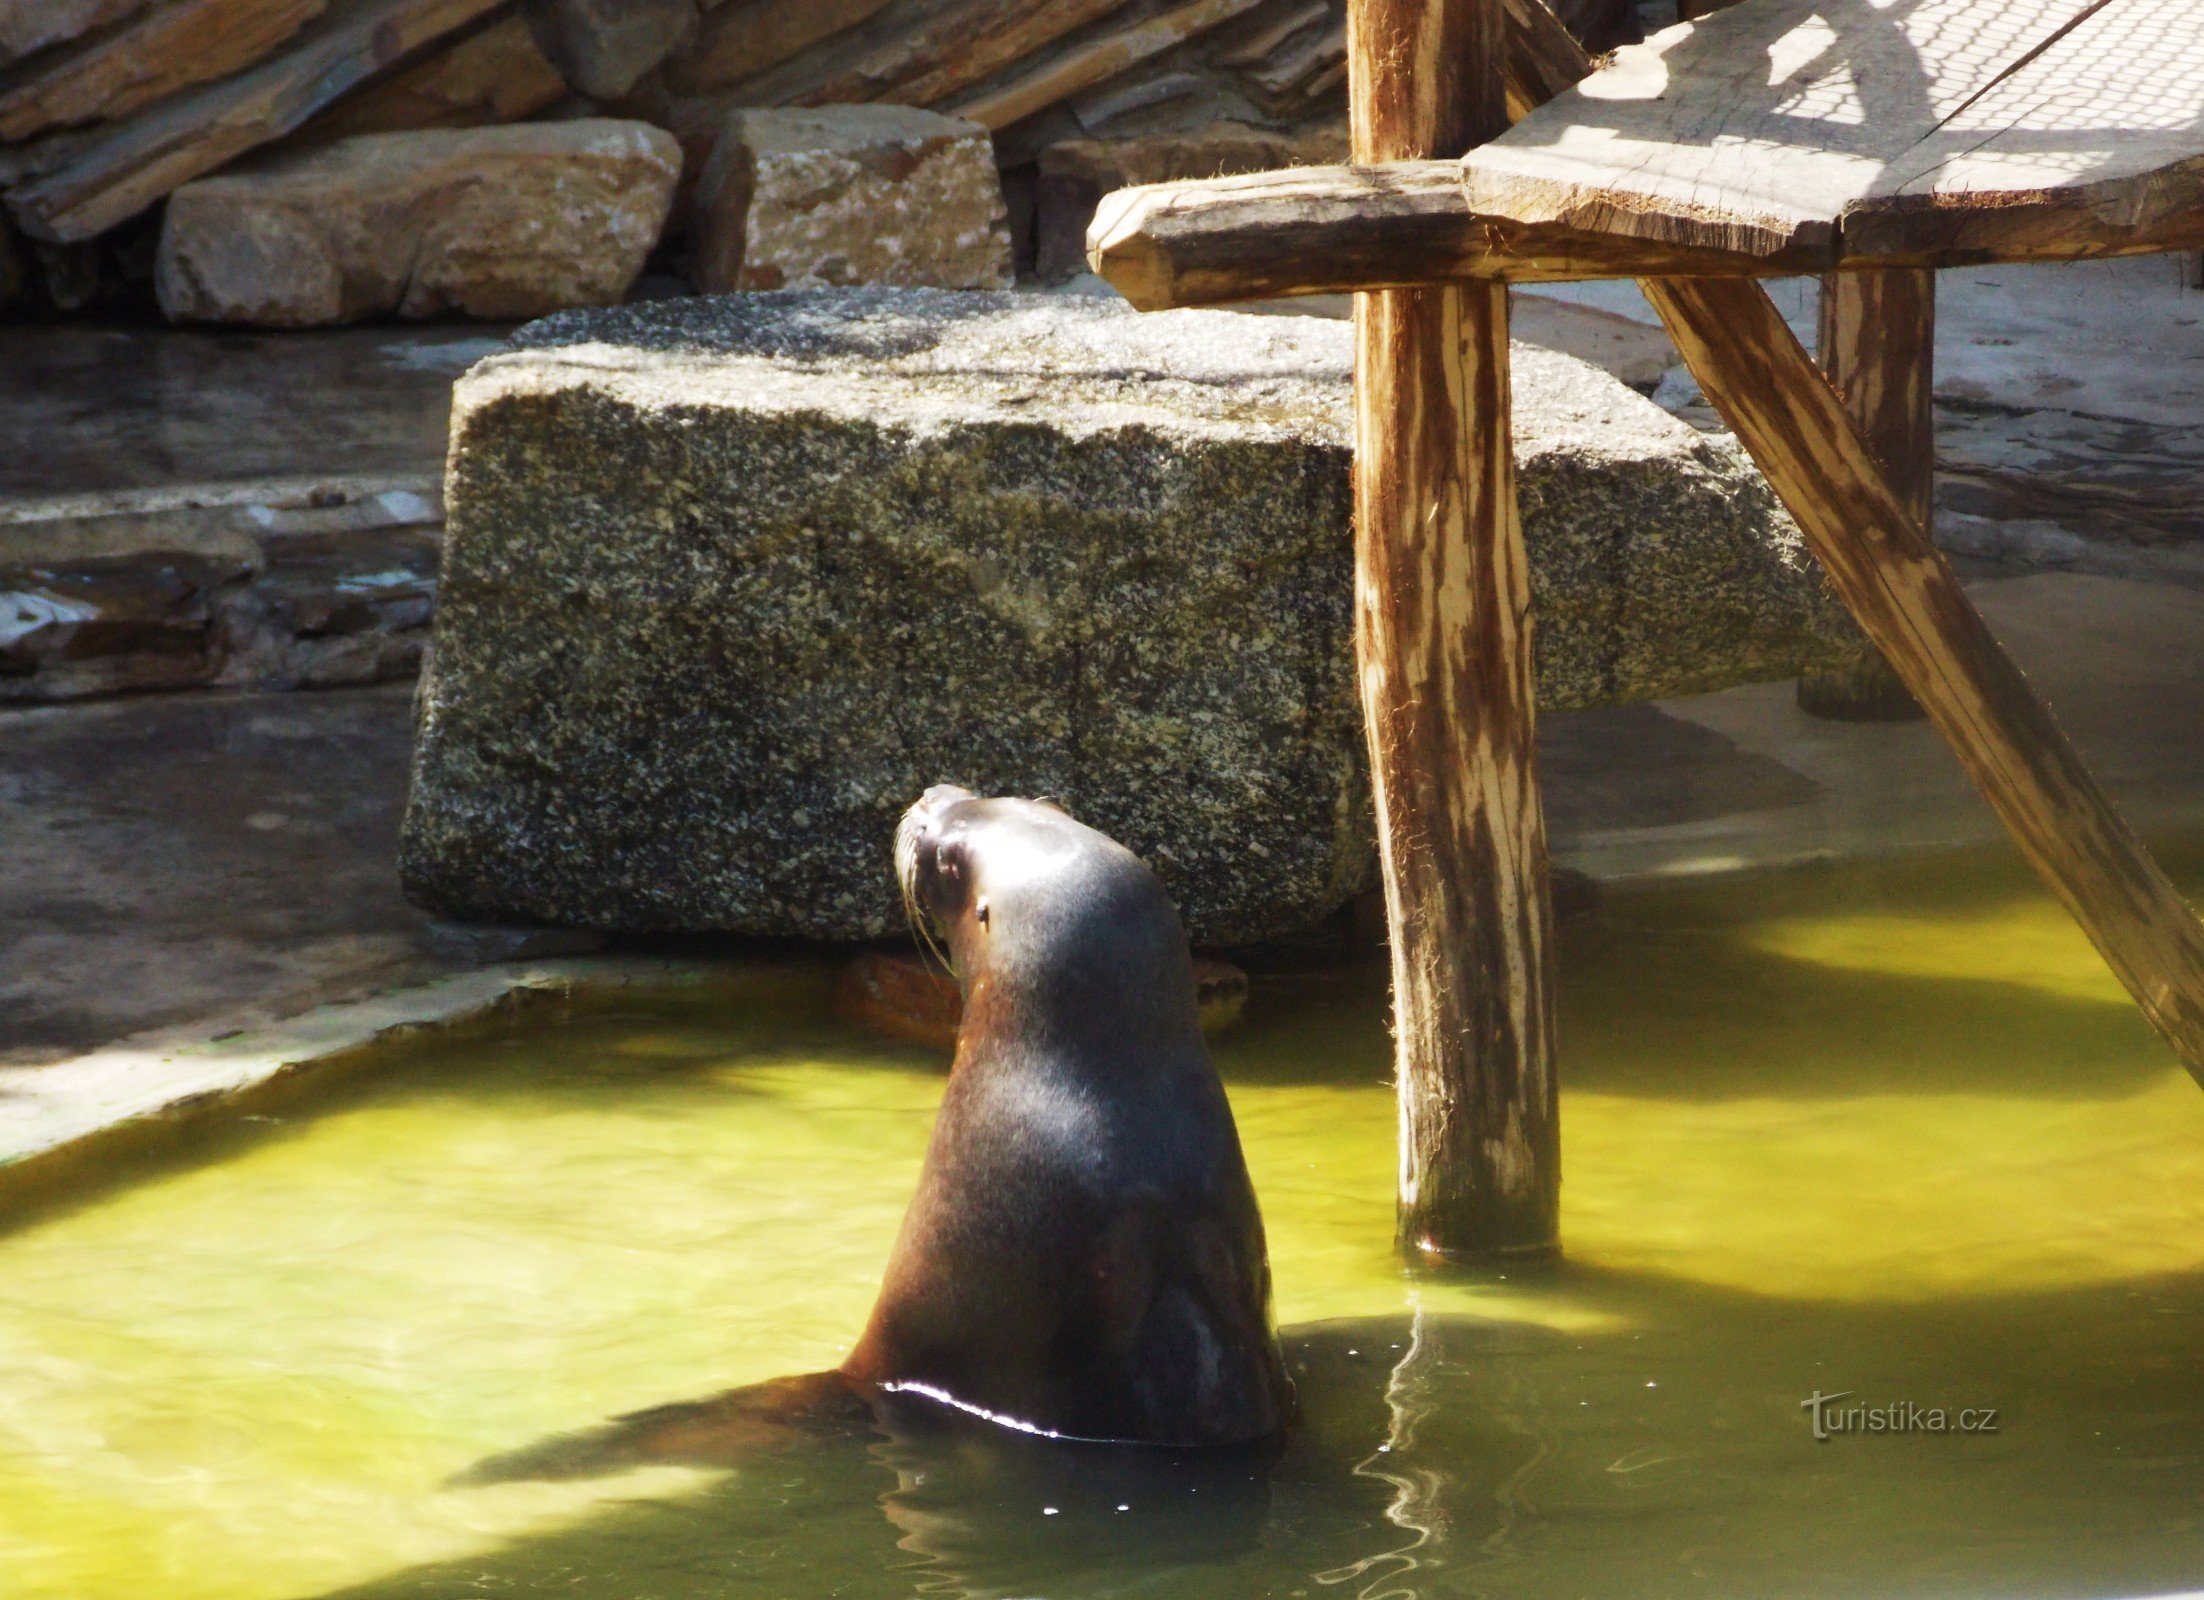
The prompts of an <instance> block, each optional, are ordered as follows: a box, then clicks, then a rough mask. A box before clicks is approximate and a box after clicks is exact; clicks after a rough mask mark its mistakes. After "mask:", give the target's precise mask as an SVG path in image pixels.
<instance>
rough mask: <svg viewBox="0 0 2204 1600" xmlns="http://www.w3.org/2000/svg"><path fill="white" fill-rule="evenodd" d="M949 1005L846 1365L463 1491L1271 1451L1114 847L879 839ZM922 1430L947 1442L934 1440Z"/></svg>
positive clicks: (1029, 821)
mask: <svg viewBox="0 0 2204 1600" xmlns="http://www.w3.org/2000/svg"><path fill="white" fill-rule="evenodd" d="M895 860H896V875H897V879H898V881H899V882H900V884H901V885H902V889H903V894H904V898H905V900H906V902H907V903H908V905H909V906H910V908H911V912H912V915H913V917H914V918H922V919H923V920H924V922H925V923H927V924H929V925H931V927H932V928H933V929H935V930H937V931H938V932H939V934H940V935H941V937H943V938H944V939H946V941H947V942H948V947H949V954H950V958H951V961H952V964H953V965H954V967H955V969H956V974H957V981H958V983H959V985H960V986H961V988H962V990H963V995H964V1015H963V1021H962V1023H961V1025H960V1027H959V1030H958V1034H957V1049H956V1058H955V1061H954V1064H953V1065H952V1067H951V1069H950V1074H949V1086H948V1089H947V1090H946V1091H945V1092H944V1094H943V1096H942V1102H941V1110H940V1114H939V1116H938V1117H937V1119H936V1121H935V1123H934V1132H933V1141H932V1143H931V1145H930V1146H929V1147H928V1149H927V1152H926V1160H925V1164H924V1167H923V1169H922V1170H921V1172H920V1174H919V1180H918V1192H917V1194H916V1196H915V1197H914V1198H913V1200H912V1201H911V1206H910V1209H909V1211H908V1212H906V1213H905V1215H904V1219H903V1226H902V1230H901V1232H900V1233H899V1234H898V1236H897V1238H896V1243H895V1250H894V1252H893V1254H892V1255H891V1256H890V1257H889V1260H888V1268H887V1273H886V1276H885V1280H884V1282H883V1283H882V1285H881V1290H880V1297H879V1299H878V1301H877V1302H876V1303H875V1304H874V1307H873V1311H872V1315H871V1317H870V1318H869V1319H868V1321H867V1323H866V1326H865V1330H864V1334H863V1337H862V1338H860V1339H859V1340H858V1342H857V1345H856V1347H855V1348H854V1349H853V1350H852V1351H851V1353H850V1356H849V1359H848V1360H846V1361H845V1362H843V1364H842V1365H841V1366H840V1367H839V1368H836V1369H835V1370H833V1371H831V1372H822V1373H812V1374H808V1375H805V1376H802V1377H788V1378H776V1379H773V1380H770V1381H768V1382H765V1383H760V1384H753V1385H750V1386H749V1387H746V1388H743V1389H737V1390H734V1391H731V1392H730V1393H727V1394H724V1395H719V1396H716V1397H713V1398H711V1399H707V1400H702V1401H690V1402H684V1403H680V1404H675V1405H668V1406H659V1407H656V1408H653V1409H652V1410H649V1411H643V1412H638V1413H635V1414H634V1415H632V1416H628V1417H623V1418H620V1419H618V1420H617V1421H615V1422H613V1423H611V1424H610V1425H608V1426H607V1427H605V1428H602V1429H598V1430H596V1431H594V1432H592V1433H589V1434H585V1435H579V1436H568V1437H565V1438H560V1439H553V1440H548V1441H545V1442H543V1443H541V1444H538V1445H534V1446H531V1447H529V1448H527V1449H524V1450H520V1451H516V1452H513V1453H511V1454H508V1455H504V1456H499V1457H494V1458H492V1459H490V1460H487V1461H484V1462H481V1463H479V1464H477V1465H476V1466H475V1467H474V1468H472V1469H470V1470H469V1471H468V1472H466V1473H465V1474H462V1476H461V1478H460V1480H459V1481H461V1482H467V1483H492V1482H501V1481H507V1480H511V1479H515V1478H566V1477H581V1476H590V1475H594V1474H596V1473H599V1472H604V1471H609V1470H615V1469H617V1468H620V1467H624V1466H632V1465H638V1464H642V1463H645V1462H687V1463H694V1464H700V1465H701V1464H711V1465H733V1464H735V1463H736V1462H738V1461H740V1460H742V1459H744V1458H747V1457H749V1456H752V1455H755V1454H757V1453H759V1452H761V1451H764V1450H769V1449H773V1448H776V1447H778V1446H780V1445H783V1444H788V1443H794V1442H797V1441H799V1440H801V1439H804V1438H811V1439H819V1438H824V1437H828V1436H831V1435H835V1434H842V1433H847V1432H849V1431H850V1430H853V1429H856V1430H867V1429H869V1430H870V1431H872V1432H874V1433H875V1434H887V1435H889V1436H891V1437H896V1436H907V1435H908V1434H909V1433H910V1432H911V1430H912V1429H913V1428H914V1426H918V1425H920V1424H921V1423H922V1422H923V1420H924V1415H925V1413H926V1412H927V1411H928V1410H929V1409H932V1410H934V1411H936V1412H937V1414H939V1413H945V1412H953V1413H962V1414H963V1418H962V1419H960V1420H964V1421H969V1420H970V1419H974V1418H977V1419H981V1420H983V1421H985V1422H987V1423H992V1424H999V1425H1000V1426H1001V1427H1003V1428H1008V1429H1013V1430H1016V1431H1018V1432H1020V1433H1025V1434H1033V1435H1040V1436H1042V1437H1045V1438H1050V1439H1069V1440H1079V1441H1087V1442H1092V1443H1109V1444H1134V1445H1168V1446H1182V1447H1208V1446H1226V1445H1249V1444H1259V1443H1262V1442H1264V1441H1268V1440H1272V1439H1275V1438H1276V1437H1277V1436H1279V1435H1280V1434H1281V1433H1282V1432H1283V1431H1284V1430H1285V1428H1286V1427H1287V1425H1288V1424H1289V1423H1290V1422H1291V1421H1292V1420H1293V1418H1294V1416H1295V1414H1296V1410H1295V1399H1294V1391H1293V1383H1292V1380H1291V1379H1290V1378H1289V1377H1288V1376H1287V1375H1286V1364H1285V1360H1284V1358H1283V1356H1282V1355H1281V1354H1280V1352H1279V1348H1278V1339H1277V1334H1276V1332H1275V1330H1274V1328H1273V1325H1272V1321H1271V1305H1270V1261H1269V1256H1268V1254H1267V1252H1266V1250H1265V1247H1264V1243H1263V1221H1262V1216H1261V1214H1260V1212H1259V1211H1258V1210H1257V1209H1256V1204H1255V1189H1254V1185H1253V1184H1252V1183H1251V1182H1250V1181H1249V1179H1248V1175H1247V1164H1246V1161H1245V1160H1244V1159H1243V1157H1242V1156H1241V1153H1240V1139H1239V1132H1238V1130H1237V1129H1236V1128H1235V1127H1234V1125H1233V1121H1232V1109H1231V1107H1230V1105H1229V1104H1228V1103H1227V1102H1226V1100H1225V1094H1224V1086H1223V1084H1222V1083H1221V1082H1219V1080H1218V1078H1217V1069H1216V1066H1215V1064H1214V1063H1213V1062H1212V1061H1211V1060H1210V1058H1209V1048H1208V1045H1207V1044H1206V1043H1205V1042H1204V1040H1203V1037H1202V1029H1201V1021H1200V1018H1199V1015H1198V1014H1197V1009H1196V998H1195V981H1194V971H1193V963H1192V960H1191V958H1190V956H1189V954H1188V951H1187V944H1186V933H1185V930H1184V929H1183V928H1182V927H1181V926H1180V923H1179V918H1178V913H1177V912H1176V911H1175V910H1174V909H1173V908H1172V906H1171V902H1170V899H1169V897H1168V896H1166V895H1165V894H1164V892H1163V886H1162V885H1161V884H1160V883H1158V882H1157V881H1156V878H1155V875H1154V874H1153V873H1151V872H1150V871H1149V870H1148V869H1147V867H1146V866H1144V865H1142V863H1141V861H1140V858H1139V857H1137V856H1135V855H1134V854H1133V853H1132V852H1131V851H1130V850H1127V849H1126V848H1125V847H1124V846H1122V845H1120V844H1118V843H1117V842H1116V841H1115V840H1113V839H1110V838H1108V837H1106V836H1105V835H1103V834H1101V833H1098V832H1096V831H1095V830H1094V829H1092V828H1089V827H1086V826H1085V825H1083V824H1081V823H1079V822H1075V821H1074V820H1072V818H1071V817H1069V816H1067V815H1066V814H1065V813H1064V812H1063V811H1061V810H1059V809H1058V808H1057V807H1055V806H1053V805H1049V804H1046V803H1044V802H1041V801H1036V800H1016V799H991V800H990V799H980V798H979V797H977V796H975V795H973V794H971V793H970V792H968V791H966V790H963V789H958V788H953V787H950V786H947V785H943V786H939V787H936V788H932V789H929V790H927V791H926V793H925V794H924V796H922V797H921V798H920V799H919V801H918V802H917V804H915V805H913V806H912V807H911V808H910V809H909V810H908V811H907V812H905V813H904V816H903V820H902V822H901V824H900V826H899V827H898V829H897V832H896V844H895ZM942 1420H944V1421H948V1420H951V1419H950V1418H949V1417H947V1416H943V1418H942Z"/></svg>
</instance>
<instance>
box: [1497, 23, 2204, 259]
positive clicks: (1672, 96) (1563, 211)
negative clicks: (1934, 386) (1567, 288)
mask: <svg viewBox="0 0 2204 1600" xmlns="http://www.w3.org/2000/svg"><path fill="white" fill-rule="evenodd" d="M1463 174H1464V182H1465V186H1466V190H1467V194H1468V199H1469V204H1470V207H1471V209H1473V210H1475V211H1477V212H1480V213H1483V214H1486V215H1491V216H1496V217H1506V218H1512V219H1514V220H1517V221H1522V222H1535V223H1545V222H1568V223H1571V224H1574V225H1576V226H1580V227H1585V228H1591V229H1597V230H1600V231H1608V232H1615V233H1621V234H1628V235H1632V236H1635V237H1639V238H1645V239H1651V240H1658V241H1661V242H1664V243H1670V244H1677V245H1686V246H1705V247H1713V248H1717V249H1722V250H1733V251H1743V252H1750V253H1766V254H1769V255H1771V256H1774V255H1782V256H1788V257H1792V258H1798V257H1801V256H1806V257H1813V256H1819V257H1821V258H1822V259H1823V261H1824V262H1825V264H1826V265H1829V266H1834V265H1837V264H1839V263H1840V261H1853V260H1872V261H1875V262H1880V263H1884V264H1901V263H1905V262H1913V263H1916V264H1921V265H1930V264H1937V263H1951V262H1956V261H1961V260H1969V259H1992V258H1995V259H2044V258H2055V257H2060V256H2066V255H2096V254H2105V253H2119V252H2121V251H2123V250H2129V249H2136V248H2161V247H2172V246H2173V245H2176V244H2179V243H2182V242H2185V241H2186V240H2188V239H2189V238H2190V237H2192V236H2193V233H2194V230H2195V228H2196V227H2197V225H2198V213H2199V210H2200V208H2199V205H2198V201H2199V198H2200V197H2204V14H2200V13H2199V11H2198V9H2197V8H2196V7H2195V5H2194V4H2193V3H2192V0H1861V3H1855V4H1848V5H1844V6H1835V7H1833V6H1830V5H1828V4H1826V0H1756V3H1754V4H1751V5H1741V6H1737V7H1735V8H1732V9H1728V10H1724V11H1722V12H1721V13H1720V14H1719V15H1716V16H1712V17H1709V18H1707V19H1705V20H1703V21H1700V22H1698V23H1696V24H1693V25H1691V26H1689V27H1681V28H1673V29H1670V30H1668V31H1666V32H1664V33H1661V34H1658V35H1656V36H1655V37H1654V38H1652V39H1650V40H1648V41H1647V42H1646V43H1645V44H1643V45H1640V46H1634V47H1629V48H1625V49H1623V50H1621V51H1619V52H1617V53H1616V56H1615V58H1614V62H1613V64H1612V65H1611V66H1609V67H1607V68H1606V69H1605V70H1603V71H1601V72H1599V73H1597V74H1595V75H1594V76H1592V77H1590V78H1588V79H1586V80H1585V81H1584V82H1583V83H1581V84H1580V85H1579V86H1578V87H1577V88H1575V89H1574V90H1572V91H1570V92H1569V93H1567V94H1565V95H1562V96H1560V97H1558V98H1557V99H1555V100H1554V101H1552V102H1550V103H1549V104H1548V105H1546V106H1545V107H1543V108H1541V109H1540V110H1539V111H1538V112H1536V113H1534V114H1533V115H1531V116H1529V117H1527V118H1525V119H1524V120H1523V121H1522V122H1521V123H1519V124H1518V125H1517V126H1516V127H1515V128H1513V129H1511V130H1510V131H1509V132H1508V134H1507V135H1506V136H1505V137H1503V138H1500V139H1497V140H1495V141H1493V142H1492V143H1491V144H1489V145H1486V146H1484V147H1482V148H1480V149H1478V150H1476V151H1474V152H1472V153H1471V155H1470V156H1469V158H1468V159H1467V160H1466V161H1465V162H1464V164H1463Z"/></svg>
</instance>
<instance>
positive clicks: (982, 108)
mask: <svg viewBox="0 0 2204 1600" xmlns="http://www.w3.org/2000/svg"><path fill="white" fill-rule="evenodd" d="M1262 3H1263V0H1193V3H1192V4H1190V5H1183V6H1180V7H1178V8H1177V9H1176V10H1173V11H1166V12H1164V13H1163V14H1162V15H1161V16H1155V17H1148V18H1144V19H1143V20H1141V21H1139V22H1136V23H1134V24H1133V25H1132V26H1131V27H1129V28H1125V29H1123V30H1121V31H1119V32H1116V33H1111V34H1106V35H1104V36H1103V37H1101V38H1099V39H1088V40H1084V41H1082V42H1081V43H1079V44H1076V45H1074V46H1072V47H1071V49H1069V50H1067V51H1065V52H1064V53H1063V54H1062V55H1059V56H1057V57H1055V58H1054V59H1052V60H1049V61H1045V62H1042V63H1041V64H1040V65H1039V66H1037V67H1035V68H1034V69H1033V70H1031V71H1030V72H1025V73H1021V74H1020V75H1019V76H1017V77H1015V78H1013V79H1011V80H1010V81H1009V82H1008V83H1002V84H997V85H994V86H993V87H991V88H987V89H983V90H981V91H980V92H979V93H978V94H975V95H973V96H971V97H970V98H968V99H965V100H960V101H959V102H957V104H956V105H954V106H952V107H950V108H949V112H950V114H951V115H952V116H959V117H965V118H969V119H970V120H971V121H973V122H977V123H978V124H979V125H980V126H981V127H983V128H988V129H996V128H1007V127H1009V126H1010V124H1012V123H1013V122H1016V121H1018V120H1019V119H1020V118H1021V117H1030V116H1032V115H1033V113H1035V112H1036V111H1045V110H1047V109H1048V108H1049V107H1050V106H1052V105H1055V104H1056V103H1057V102H1058V101H1059V100H1063V99H1066V98H1068V97H1069V96H1071V95H1075V94H1077V93H1078V92H1079V91H1080V90H1082V89H1086V88H1091V87H1092V86H1093V85H1095V84H1098V83H1102V82H1104V81H1106V80H1108V79H1110V78H1114V77H1116V76H1117V75H1118V74H1119V73H1121V72H1123V71H1125V70H1126V69H1127V68H1128V67H1134V66H1138V65H1139V64H1140V63H1141V62H1143V61H1146V60H1148V59H1149V58H1150V57H1152V56H1158V55H1161V54H1162V53H1163V52H1164V51H1166V50H1170V49H1174V48H1176V47H1177V46H1179V45H1182V44H1184V43H1185V42H1186V41H1187V40H1189V39H1191V38H1193V37H1195V36H1196V35H1197V34H1202V33H1206V32H1208V31H1209V30H1210V29H1211V28H1214V27H1218V26H1220V25H1221V24H1223V23H1226V22H1230V21H1231V20H1232V19H1233V18H1234V17H1237V16H1241V15H1243V14H1245V13H1246V12H1249V11H1252V10H1254V9H1255V7H1257V6H1258V5H1261V4H1262Z"/></svg>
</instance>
